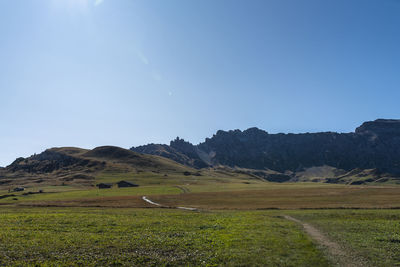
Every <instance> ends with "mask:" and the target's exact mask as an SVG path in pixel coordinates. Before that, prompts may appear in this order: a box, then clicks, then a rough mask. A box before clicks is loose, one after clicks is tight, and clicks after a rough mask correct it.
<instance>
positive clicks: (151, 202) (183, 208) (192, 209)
mask: <svg viewBox="0 0 400 267" xmlns="http://www.w3.org/2000/svg"><path fill="white" fill-rule="evenodd" d="M142 199H143V200H144V201H146V202H147V203H150V204H151V205H155V206H159V207H163V205H161V204H160V203H156V202H154V201H151V200H150V199H148V198H147V197H146V196H143V197H142ZM174 208H175V209H180V210H190V211H197V209H196V208H188V207H174Z"/></svg>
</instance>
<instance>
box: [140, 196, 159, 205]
mask: <svg viewBox="0 0 400 267" xmlns="http://www.w3.org/2000/svg"><path fill="white" fill-rule="evenodd" d="M142 199H143V200H144V201H146V202H147V203H150V204H151V205H155V206H159V207H161V204H158V203H156V202H153V201H151V200H150V199H148V198H147V197H146V196H143V197H142Z"/></svg>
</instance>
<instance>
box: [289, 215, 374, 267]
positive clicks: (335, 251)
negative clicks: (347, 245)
mask: <svg viewBox="0 0 400 267" xmlns="http://www.w3.org/2000/svg"><path fill="white" fill-rule="evenodd" d="M283 217H284V218H285V219H287V220H289V221H293V222H295V223H298V224H300V225H301V226H303V228H304V231H305V232H306V233H307V234H308V235H309V236H310V237H311V238H312V239H313V240H314V241H315V242H316V243H318V244H319V245H320V246H322V247H324V248H325V249H326V251H327V253H328V256H329V258H331V259H332V260H333V261H334V262H335V263H336V264H337V265H338V266H346V267H358V266H360V267H361V266H364V267H365V266H369V265H368V263H367V262H366V261H365V260H363V259H360V258H359V257H356V256H353V255H351V254H350V253H349V252H347V251H345V250H343V248H342V247H341V246H339V244H337V243H335V242H333V241H331V240H329V239H328V238H327V237H326V236H325V235H324V234H323V233H322V232H321V231H319V230H318V229H316V228H315V227H313V226H312V225H310V224H308V223H304V222H302V221H300V220H298V219H296V218H293V217H291V216H288V215H284V216H283Z"/></svg>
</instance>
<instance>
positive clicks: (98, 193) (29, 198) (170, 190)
mask: <svg viewBox="0 0 400 267" xmlns="http://www.w3.org/2000/svg"><path fill="white" fill-rule="evenodd" d="M179 193H181V190H180V189H179V188H177V187H174V186H140V187H128V188H118V187H116V186H114V187H113V188H110V189H97V188H96V189H94V188H93V189H89V190H71V191H58V192H57V191H53V192H47V191H44V193H42V194H31V195H23V192H18V193H15V195H16V196H15V197H8V198H3V199H0V203H9V204H18V203H25V202H36V201H41V202H43V201H45V202H47V201H69V200H87V199H104V198H108V197H123V196H141V195H154V194H157V195H160V194H179ZM14 198H17V200H14Z"/></svg>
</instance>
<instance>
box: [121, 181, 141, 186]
mask: <svg viewBox="0 0 400 267" xmlns="http://www.w3.org/2000/svg"><path fill="white" fill-rule="evenodd" d="M117 185H118V187H138V186H139V185H137V184H134V183H132V182H128V181H119V182H118V183H117Z"/></svg>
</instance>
